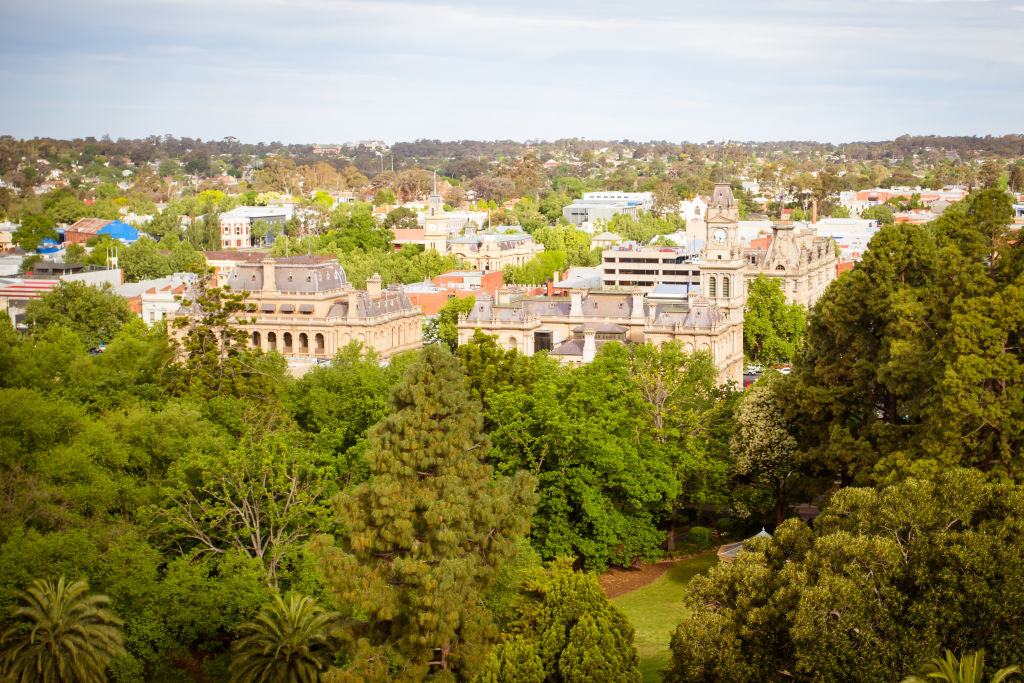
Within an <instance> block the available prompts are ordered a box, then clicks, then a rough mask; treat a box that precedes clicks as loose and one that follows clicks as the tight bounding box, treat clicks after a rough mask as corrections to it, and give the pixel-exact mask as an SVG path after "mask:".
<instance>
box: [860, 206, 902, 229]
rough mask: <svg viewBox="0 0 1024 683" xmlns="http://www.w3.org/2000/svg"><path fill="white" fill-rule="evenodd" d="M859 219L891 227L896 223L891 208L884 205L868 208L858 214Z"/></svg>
mask: <svg viewBox="0 0 1024 683" xmlns="http://www.w3.org/2000/svg"><path fill="white" fill-rule="evenodd" d="M860 217H861V218H867V219H870V220H876V221H878V224H879V225H892V224H893V223H895V222H896V215H895V214H894V213H893V210H892V208H891V207H889V206H886V205H885V204H879V205H878V206H869V207H868V208H866V209H864V210H863V211H861V212H860Z"/></svg>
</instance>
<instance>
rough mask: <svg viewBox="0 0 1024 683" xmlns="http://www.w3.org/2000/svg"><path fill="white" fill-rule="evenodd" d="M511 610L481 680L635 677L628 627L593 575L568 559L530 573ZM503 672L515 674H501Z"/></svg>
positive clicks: (578, 682)
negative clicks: (504, 632) (575, 567)
mask: <svg viewBox="0 0 1024 683" xmlns="http://www.w3.org/2000/svg"><path fill="white" fill-rule="evenodd" d="M514 609H515V612H516V618H515V620H514V621H513V622H512V623H511V624H510V625H509V628H508V633H509V638H508V639H507V640H506V641H505V643H503V644H502V645H501V646H499V647H498V648H495V650H494V651H492V654H491V656H490V657H489V659H488V661H487V664H486V666H485V668H484V671H483V673H482V674H481V680H494V681H506V680H523V681H551V682H552V683H553V682H555V681H565V682H566V683H585V682H587V681H596V680H601V681H617V682H627V681H628V682H637V681H639V680H640V670H639V668H638V665H639V661H640V660H639V657H638V656H637V653H636V649H635V648H634V647H633V627H632V626H631V625H630V624H629V620H628V619H626V616H625V615H624V614H623V613H622V612H620V611H619V610H618V608H616V607H614V606H612V605H611V604H609V603H608V599H607V598H606V597H605V595H604V591H602V590H601V587H600V586H599V585H598V583H597V579H596V577H595V576H594V575H593V574H587V573H582V572H574V571H573V570H572V568H571V565H570V562H569V561H568V560H559V561H554V562H551V563H550V564H549V565H548V567H547V568H545V569H542V570H541V569H538V570H535V571H533V572H532V574H531V576H530V578H529V579H528V580H527V582H526V584H525V590H524V592H523V594H522V596H521V597H520V598H519V600H517V601H516V603H515V605H514ZM538 663H539V664H540V672H539V673H540V674H541V675H540V677H538V676H537V673H538V672H537V664H538ZM517 664H518V665H520V666H522V669H521V670H520V671H515V670H514V669H513V666H514V665H517ZM510 670H512V671H510ZM506 671H508V672H510V673H513V674H518V676H521V677H517V676H516V675H513V676H512V677H509V678H503V677H502V676H501V674H502V672H506Z"/></svg>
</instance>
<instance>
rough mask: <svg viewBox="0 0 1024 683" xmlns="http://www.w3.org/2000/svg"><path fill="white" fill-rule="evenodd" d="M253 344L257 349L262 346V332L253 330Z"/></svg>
mask: <svg viewBox="0 0 1024 683" xmlns="http://www.w3.org/2000/svg"><path fill="white" fill-rule="evenodd" d="M252 345H253V346H255V347H256V348H257V349H259V348H262V347H261V346H260V333H259V332H253V333H252Z"/></svg>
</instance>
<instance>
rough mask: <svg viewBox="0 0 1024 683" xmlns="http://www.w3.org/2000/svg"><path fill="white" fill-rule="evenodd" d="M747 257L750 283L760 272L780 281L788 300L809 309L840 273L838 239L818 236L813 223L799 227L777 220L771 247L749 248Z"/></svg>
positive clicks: (748, 282) (748, 280)
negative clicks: (837, 252)
mask: <svg viewBox="0 0 1024 683" xmlns="http://www.w3.org/2000/svg"><path fill="white" fill-rule="evenodd" d="M744 259H745V261H746V270H745V278H746V282H747V285H748V286H749V284H750V282H751V281H753V280H754V279H755V278H756V277H757V276H758V275H764V276H765V277H769V278H772V279H775V280H778V281H779V282H780V283H781V284H782V291H783V292H785V293H786V299H788V300H789V301H790V302H791V303H798V304H803V305H804V306H806V307H807V308H811V307H812V306H813V305H814V304H815V303H816V302H817V301H818V299H819V298H821V295H822V294H824V293H825V288H826V287H828V285H829V283H830V282H832V281H833V280H835V279H836V277H837V275H838V264H839V257H838V256H836V247H835V242H833V241H832V240H830V239H826V238H824V237H818V234H817V230H816V229H815V228H814V226H813V225H810V226H804V227H799V228H798V227H795V226H794V225H793V224H792V223H784V222H783V223H776V224H775V225H773V226H772V239H771V242H769V243H768V248H767V249H765V250H759V249H753V250H747V251H745V252H744Z"/></svg>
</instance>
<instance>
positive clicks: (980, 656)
mask: <svg viewBox="0 0 1024 683" xmlns="http://www.w3.org/2000/svg"><path fill="white" fill-rule="evenodd" d="M984 673H985V651H984V650H978V651H977V652H973V653H970V654H965V655H964V656H963V657H961V658H958V657H957V656H956V655H954V654H953V653H952V652H950V651H949V650H946V657H945V659H940V658H939V657H936V658H934V659H932V660H931V661H930V662H928V663H927V664H925V665H924V667H923V668H922V669H921V675H920V676H916V675H915V676H907V677H906V678H904V679H903V681H902V683H929V681H936V680H938V681H946V683H983V681H982V675H983V674H984ZM1015 673H1020V666H1019V665H1017V664H1012V665H1010V666H1005V667H1003V668H1002V669H1000V670H999V671H997V672H995V673H994V674H992V678H991V679H989V680H990V681H991V683H1002V681H1005V680H1006V679H1008V678H1009V677H1010V676H1011V675H1013V674H1015Z"/></svg>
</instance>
